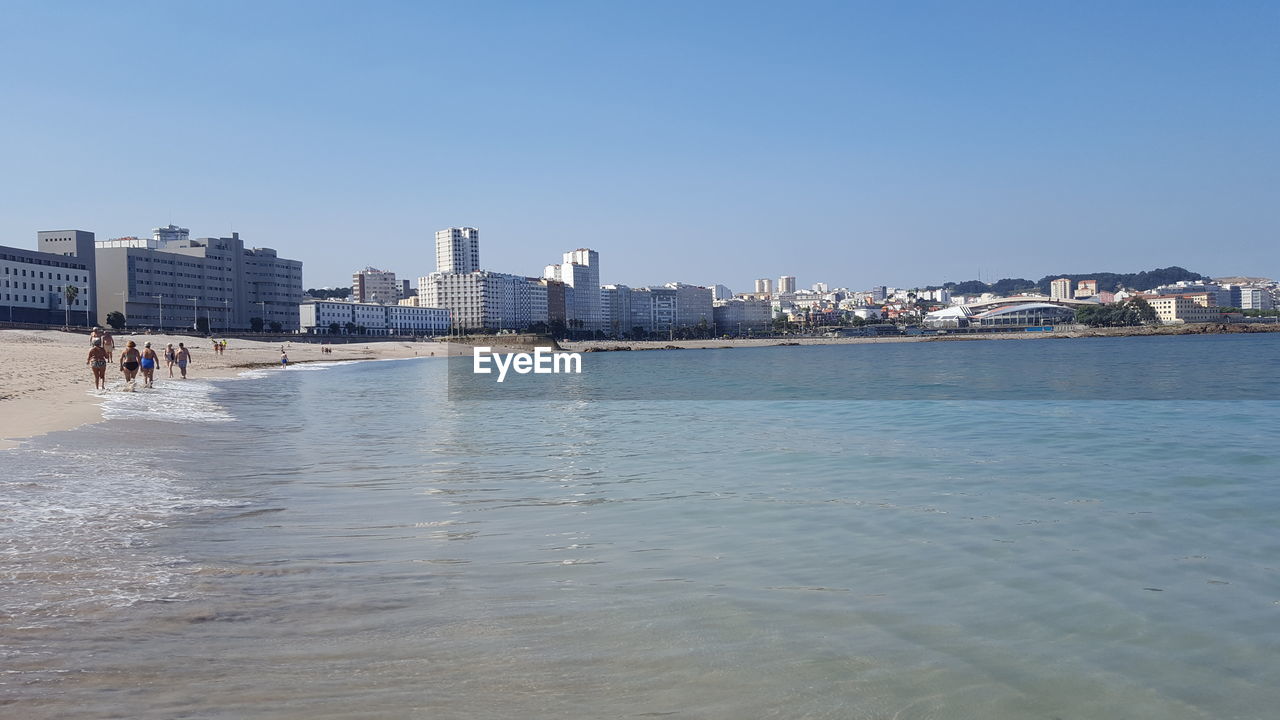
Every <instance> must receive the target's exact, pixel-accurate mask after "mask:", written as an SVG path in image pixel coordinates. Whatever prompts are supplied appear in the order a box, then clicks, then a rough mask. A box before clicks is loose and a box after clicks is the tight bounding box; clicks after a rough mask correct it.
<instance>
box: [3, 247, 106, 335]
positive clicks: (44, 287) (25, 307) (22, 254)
mask: <svg viewBox="0 0 1280 720" xmlns="http://www.w3.org/2000/svg"><path fill="white" fill-rule="evenodd" d="M38 238H39V239H38V243H39V247H40V248H41V250H43V251H44V252H41V251H38V250H25V249H22V248H15V247H6V246H0V321H4V322H15V323H38V324H42V325H64V324H69V325H75V326H92V325H96V324H98V317H97V308H96V303H95V300H96V298H95V295H94V287H95V278H94V275H95V273H94V255H93V233H90V232H85V231H83V230H60V231H42V232H41V233H39V236H38ZM68 286H74V287H75V288H76V292H75V298H73V299H72V300H71V301H70V302H68V299H67V287H68Z"/></svg>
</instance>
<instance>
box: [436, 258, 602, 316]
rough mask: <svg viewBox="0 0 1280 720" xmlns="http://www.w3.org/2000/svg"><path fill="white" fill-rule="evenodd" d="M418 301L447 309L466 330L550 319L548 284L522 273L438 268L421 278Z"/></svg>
mask: <svg viewBox="0 0 1280 720" xmlns="http://www.w3.org/2000/svg"><path fill="white" fill-rule="evenodd" d="M597 297H598V293H597ZM418 302H419V303H420V304H421V305H425V306H427V307H434V308H445V309H447V310H448V311H449V313H450V317H451V319H452V325H453V327H454V328H457V329H459V330H463V331H466V330H479V329H482V328H483V329H490V330H525V329H527V328H528V327H529V326H530V325H533V324H534V323H545V322H547V288H546V286H545V285H543V284H541V282H539V279H538V278H528V277H524V276H522V275H508V274H506V273H496V272H489V271H487V270H477V271H475V272H470V273H443V272H435V273H432V274H430V275H427V276H425V277H422V278H419V279H418Z"/></svg>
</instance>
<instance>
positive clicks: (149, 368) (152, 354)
mask: <svg viewBox="0 0 1280 720" xmlns="http://www.w3.org/2000/svg"><path fill="white" fill-rule="evenodd" d="M143 348H144V350H143V351H142V364H141V366H140V367H141V368H142V380H143V383H142V387H155V382H156V368H157V367H159V365H160V358H159V357H158V356H157V355H156V351H155V350H152V349H151V343H146V344H145V345H143Z"/></svg>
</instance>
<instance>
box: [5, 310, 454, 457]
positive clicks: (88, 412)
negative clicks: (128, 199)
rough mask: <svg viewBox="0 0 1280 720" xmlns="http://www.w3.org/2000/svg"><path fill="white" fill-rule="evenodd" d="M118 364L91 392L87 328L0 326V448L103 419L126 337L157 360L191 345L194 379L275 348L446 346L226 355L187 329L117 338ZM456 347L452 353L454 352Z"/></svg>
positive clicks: (308, 357) (254, 343)
mask: <svg viewBox="0 0 1280 720" xmlns="http://www.w3.org/2000/svg"><path fill="white" fill-rule="evenodd" d="M115 340H116V354H115V355H114V356H113V359H114V361H115V362H113V363H111V364H109V365H108V366H107V388H108V389H107V390H106V391H105V392H95V391H94V389H93V374H92V372H91V371H90V370H89V368H88V366H87V365H85V360H86V358H87V356H88V352H89V339H88V334H87V333H84V332H78V333H77V332H60V331H53V330H0V449H4V448H8V447H13V446H14V445H16V444H17V442H16V441H20V440H23V439H27V438H31V437H35V436H37V435H43V434H45V433H48V432H53V431H55V430H69V429H71V428H74V427H78V426H80V425H84V424H86V423H92V422H98V421H100V420H101V419H102V412H101V408H100V407H99V406H100V405H101V402H102V399H103V398H104V397H106V396H107V395H108V394H109V393H111V392H118V391H119V390H120V388H121V387H122V386H123V379H122V376H121V374H120V370H119V358H120V355H119V353H120V350H121V349H123V348H124V347H125V344H126V343H128V341H129V340H133V341H134V342H136V343H138V347H139V348H141V347H142V344H143V343H144V342H150V343H151V345H152V347H153V348H154V349H155V350H156V352H157V354H159V355H160V356H161V357H162V358H163V355H164V347H165V345H166V344H168V343H173V344H174V346H175V347H176V346H177V344H178V343H179V342H182V343H186V345H187V347H188V348H189V349H190V350H191V355H192V359H191V365H190V366H188V368H187V375H188V376H189V377H190V378H192V379H205V378H228V377H235V376H237V375H239V374H240V373H242V372H244V371H245V370H249V369H252V368H255V367H276V366H279V364H280V347H281V346H282V345H283V346H284V348H285V350H286V351H287V352H288V355H289V361H290V363H293V364H296V363H305V362H333V361H352V360H383V359H392V358H411V357H431V356H432V354H434V355H436V356H443V355H445V354H446V353H448V352H449V347H448V346H446V345H445V344H444V343H437V342H430V341H428V342H393V341H384V342H365V343H349V344H343V343H338V344H333V345H327V346H323V347H329V348H332V349H333V352H332V353H322V352H321V347H322V346H321V345H319V344H312V343H298V342H284V343H280V342H264V341H260V340H242V339H238V338H228V339H227V351H226V353H225V354H223V355H217V354H215V353H214V352H213V347H212V341H210V340H209V339H207V338H197V337H190V336H185V335H172V336H170V335H130V334H128V333H122V334H119V335H116V336H115ZM455 352H456V351H455ZM169 382H182V380H181V379H179V377H178V372H177V368H174V378H173V379H170V378H169V371H168V370H167V369H166V368H165V366H164V362H163V360H162V361H161V367H160V369H159V370H157V371H156V387H157V388H162V387H163V385H164V384H165V383H169Z"/></svg>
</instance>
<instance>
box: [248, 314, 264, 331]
mask: <svg viewBox="0 0 1280 720" xmlns="http://www.w3.org/2000/svg"><path fill="white" fill-rule="evenodd" d="M249 328H250V329H251V330H253V331H254V332H262V318H260V317H256V318H249Z"/></svg>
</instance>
